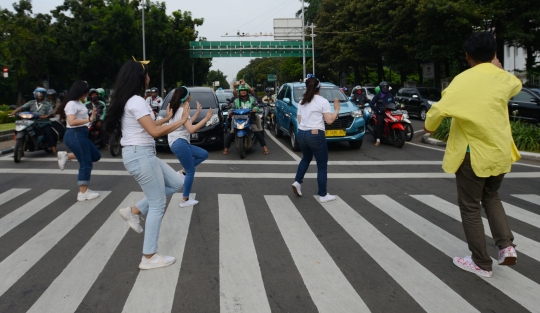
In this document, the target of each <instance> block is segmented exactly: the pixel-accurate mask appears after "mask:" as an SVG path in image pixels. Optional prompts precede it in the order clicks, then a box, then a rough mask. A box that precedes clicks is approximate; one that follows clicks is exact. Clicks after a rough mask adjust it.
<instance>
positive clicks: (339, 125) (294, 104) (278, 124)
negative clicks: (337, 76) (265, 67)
mask: <svg viewBox="0 0 540 313" xmlns="http://www.w3.org/2000/svg"><path fill="white" fill-rule="evenodd" d="M305 92H306V84H304V83H300V82H298V83H286V84H283V85H282V86H281V88H280V89H279V92H278V95H277V100H276V114H275V115H274V119H275V120H274V134H275V135H276V137H282V136H283V134H287V135H289V136H290V138H291V147H292V149H293V150H295V151H299V150H300V147H299V146H298V141H297V140H296V138H297V134H298V115H297V111H298V106H299V105H300V104H299V102H300V101H302V97H303V96H304V93H305ZM320 95H321V96H322V97H324V98H325V99H327V100H328V102H330V106H331V108H332V112H333V110H334V99H336V98H337V99H338V100H339V101H340V103H341V108H340V110H339V115H338V119H337V120H336V121H335V122H334V123H332V125H325V126H326V131H325V132H326V141H327V142H348V143H349V146H350V147H351V148H352V149H360V147H361V146H362V142H363V140H364V135H365V133H366V123H365V121H364V118H363V112H362V110H359V109H358V106H356V105H355V104H353V103H352V102H351V101H350V100H349V98H348V97H347V96H346V95H345V94H344V93H343V92H342V91H341V90H340V89H339V87H338V86H336V85H334V84H331V83H321V90H320Z"/></svg>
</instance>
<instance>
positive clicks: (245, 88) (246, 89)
mask: <svg viewBox="0 0 540 313" xmlns="http://www.w3.org/2000/svg"><path fill="white" fill-rule="evenodd" d="M242 90H245V91H247V92H249V88H248V86H246V85H240V86H238V92H240V91H242Z"/></svg>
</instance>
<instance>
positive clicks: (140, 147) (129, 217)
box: [105, 60, 189, 269]
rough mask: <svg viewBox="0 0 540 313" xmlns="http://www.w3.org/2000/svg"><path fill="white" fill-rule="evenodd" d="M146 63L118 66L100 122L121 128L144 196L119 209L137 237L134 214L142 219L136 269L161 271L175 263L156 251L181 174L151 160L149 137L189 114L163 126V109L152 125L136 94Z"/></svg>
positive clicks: (127, 162)
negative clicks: (143, 216)
mask: <svg viewBox="0 0 540 313" xmlns="http://www.w3.org/2000/svg"><path fill="white" fill-rule="evenodd" d="M148 62H149V61H141V62H137V61H135V60H134V61H129V62H127V63H125V64H124V65H123V66H122V68H121V69H120V72H119V73H118V77H117V78H116V86H115V88H114V94H113V97H112V101H111V104H110V106H109V108H108V110H107V117H106V118H105V123H106V129H107V130H108V131H109V132H113V131H114V130H117V129H121V132H122V139H121V141H120V144H121V145H122V159H123V162H124V166H125V168H126V170H127V171H128V172H129V173H130V174H131V175H132V176H133V177H134V178H135V180H137V182H138V183H139V185H140V186H141V189H142V190H143V192H144V195H145V198H143V199H142V200H141V201H139V202H138V203H137V204H136V205H134V206H132V207H127V208H122V209H120V210H119V213H120V216H122V218H123V219H124V220H125V221H126V222H127V223H128V224H129V226H130V227H131V228H132V229H133V230H135V231H136V232H138V233H141V232H142V231H143V229H142V227H141V225H140V222H139V215H140V214H143V215H146V231H145V233H144V244H143V257H142V260H141V263H140V264H139V268H140V269H153V268H159V267H164V266H168V265H171V264H173V263H174V262H175V261H176V258H175V257H172V256H165V255H161V254H158V253H157V248H158V239H159V230H160V227H161V220H162V218H163V213H164V212H165V205H166V202H167V197H168V196H170V195H172V194H174V193H176V192H178V191H179V190H180V189H181V188H182V185H183V180H184V179H183V175H181V174H179V173H177V172H176V171H175V170H174V169H173V168H172V167H170V166H169V165H168V164H167V163H165V162H163V161H162V160H160V159H159V158H158V157H157V156H156V146H155V141H154V138H157V137H161V136H164V135H167V134H168V133H170V132H171V131H173V130H175V129H177V128H178V127H180V126H181V125H182V124H184V123H185V122H186V121H187V119H188V114H187V113H189V112H185V113H184V114H182V116H181V118H179V119H178V121H176V122H174V123H169V124H168V125H165V123H167V122H168V121H169V120H170V119H171V117H172V110H171V109H170V108H169V107H167V115H166V116H165V118H164V119H161V120H159V121H154V118H153V112H152V109H150V107H149V106H148V104H147V103H146V101H144V98H143V97H141V96H140V94H142V93H143V92H144V90H145V89H146V88H147V86H148V84H149V83H150V77H149V76H148V67H147V66H146V64H148Z"/></svg>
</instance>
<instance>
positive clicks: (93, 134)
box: [88, 122, 105, 147]
mask: <svg viewBox="0 0 540 313" xmlns="http://www.w3.org/2000/svg"><path fill="white" fill-rule="evenodd" d="M96 124H97V123H96V122H93V123H92V124H91V125H90V127H88V139H90V141H91V142H92V143H93V144H94V146H96V147H98V146H99V147H104V146H105V143H104V142H101V141H102V140H101V138H102V134H101V129H99V128H98V127H97V125H96Z"/></svg>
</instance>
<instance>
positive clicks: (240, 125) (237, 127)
mask: <svg viewBox="0 0 540 313" xmlns="http://www.w3.org/2000/svg"><path fill="white" fill-rule="evenodd" d="M245 124H246V123H242V124H238V125H236V129H244V125H245Z"/></svg>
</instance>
